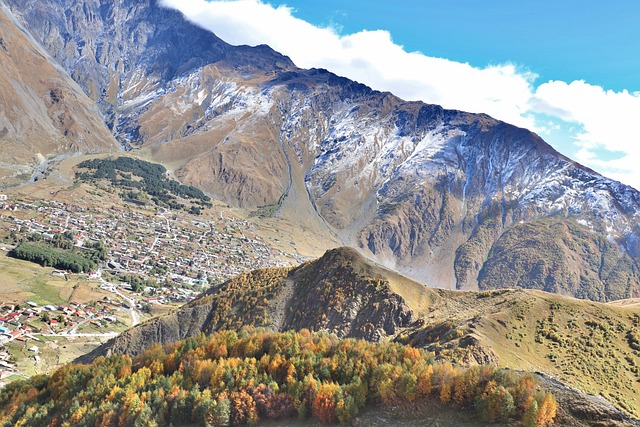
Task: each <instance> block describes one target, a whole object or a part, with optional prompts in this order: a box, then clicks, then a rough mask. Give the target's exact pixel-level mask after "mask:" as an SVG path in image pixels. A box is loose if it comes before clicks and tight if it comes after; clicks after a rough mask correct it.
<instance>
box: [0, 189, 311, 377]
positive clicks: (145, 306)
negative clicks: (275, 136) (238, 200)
mask: <svg viewBox="0 0 640 427" xmlns="http://www.w3.org/2000/svg"><path fill="white" fill-rule="evenodd" d="M0 230H1V233H2V234H0V243H2V242H5V243H4V244H0V249H2V250H4V251H8V250H9V248H10V247H11V246H12V245H11V242H16V241H18V240H20V239H21V238H24V237H25V236H28V235H30V234H38V235H42V236H43V237H45V238H48V239H52V238H53V237H54V236H55V235H56V234H57V233H67V234H68V233H69V232H70V233H72V235H73V239H74V243H75V246H76V247H77V248H84V247H85V245H88V244H89V243H95V242H102V243H103V244H104V247H105V249H106V251H107V255H106V260H107V261H106V262H104V265H101V266H100V267H99V268H97V269H96V271H92V272H90V273H89V274H86V275H82V276H83V277H84V278H83V280H86V281H88V282H91V283H94V284H95V286H96V289H99V290H101V291H104V292H105V293H109V294H110V295H111V296H103V297H102V298H100V299H97V300H96V301H93V302H91V303H88V304H86V303H79V302H75V301H70V302H68V303H67V304H59V305H55V304H45V305H39V304H38V303H36V302H34V301H13V302H11V303H4V304H3V305H2V306H0V381H3V379H5V378H7V377H11V376H20V375H23V373H22V372H21V370H20V368H19V366H18V365H19V364H20V363H19V362H20V360H19V359H25V358H27V359H29V360H31V361H32V362H33V364H34V366H36V367H37V365H38V363H40V359H41V352H42V350H43V345H44V344H51V343H49V342H48V340H50V339H52V338H72V337H74V338H75V337H95V338H96V339H103V340H104V339H107V338H110V337H112V336H115V335H116V334H117V333H119V332H121V331H122V330H124V329H126V328H127V327H129V326H133V325H135V324H137V323H139V322H140V319H141V318H144V317H145V316H146V317H150V316H151V313H152V312H153V307H154V306H167V305H169V306H171V305H178V304H182V303H185V302H188V301H190V300H192V299H194V298H196V297H197V296H199V295H200V294H201V293H202V292H203V291H204V290H206V289H207V288H209V287H211V286H212V285H217V284H220V283H222V282H223V281H224V280H226V279H228V278H230V277H233V276H234V275H237V274H239V273H242V272H245V271H248V270H252V269H256V268H262V267H273V266H285V265H291V264H292V263H299V262H303V261H305V260H306V259H304V258H301V257H297V256H296V255H293V254H287V253H284V252H283V251H281V250H276V249H274V248H272V247H271V246H270V245H269V244H268V243H267V242H265V241H264V240H263V239H261V238H260V236H258V235H256V233H255V232H254V225H253V224H252V223H251V222H249V221H246V220H244V219H239V218H235V217H233V216H231V215H229V214H227V213H226V212H225V213H220V214H219V215H218V217H217V218H216V219H215V220H212V219H210V218H207V219H205V218H203V217H199V216H195V215H190V214H187V213H184V212H173V211H170V210H167V209H160V210H158V211H157V212H149V211H143V210H136V209H122V207H116V206H112V207H95V208H85V207H81V206H76V205H68V204H64V203H61V202H57V201H46V200H37V201H34V200H8V199H7V197H6V196H3V195H0ZM50 274H51V276H56V277H58V278H59V279H60V280H69V279H70V278H71V277H73V276H80V275H73V274H72V273H70V272H68V271H61V270H52V271H51V273H50ZM0 304H2V301H0ZM50 346H51V345H49V347H50ZM1 385H2V383H0V386H1Z"/></svg>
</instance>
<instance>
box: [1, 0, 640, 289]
mask: <svg viewBox="0 0 640 427" xmlns="http://www.w3.org/2000/svg"><path fill="white" fill-rule="evenodd" d="M3 1H5V2H6V3H7V4H8V5H9V6H10V7H11V8H12V10H13V13H14V14H15V15H16V17H17V19H19V20H21V21H22V22H24V23H25V26H26V27H27V28H28V29H29V31H31V33H32V34H34V36H35V37H36V39H38V40H39V41H40V43H42V45H43V46H44V47H45V48H46V49H47V50H48V51H49V52H50V54H51V55H52V56H53V57H54V58H56V59H57V60H58V61H59V63H60V64H62V65H63V66H64V67H65V69H66V70H67V72H68V73H69V74H71V75H72V76H74V78H75V79H76V80H77V81H78V82H79V84H80V85H81V86H82V87H83V88H84V89H85V91H86V92H87V93H88V94H90V96H91V97H92V99H94V100H95V101H96V103H97V105H98V107H99V108H100V110H101V111H102V112H103V113H104V115H105V117H107V124H108V125H109V126H110V128H111V129H112V131H113V134H114V135H115V136H116V137H117V139H118V140H119V142H120V143H121V144H122V146H124V147H130V146H138V147H142V148H143V152H145V153H147V154H148V155H149V156H150V157H151V158H153V159H155V160H156V161H159V162H162V163H164V164H165V165H167V166H168V167H169V169H172V170H173V171H174V172H175V174H176V175H177V176H178V177H179V178H180V179H181V180H183V181H185V182H186V183H188V184H192V185H196V186H199V187H200V188H203V189H204V190H206V191H207V192H209V193H210V194H211V195H213V196H215V197H218V198H220V199H222V200H224V201H226V202H227V203H229V204H232V205H237V206H241V207H247V208H254V207H256V206H265V205H269V206H272V207H273V209H274V210H276V211H277V212H278V214H279V215H283V216H287V217H288V218H290V219H292V220H294V221H312V222H314V224H316V225H317V228H318V229H320V228H322V229H325V230H327V232H328V233H333V234H335V235H337V236H339V238H340V239H341V240H342V241H343V242H344V243H345V244H348V245H351V246H354V247H357V248H359V249H360V250H361V251H362V252H363V253H364V254H366V255H368V256H370V257H373V258H375V259H376V260H378V261H379V262H381V263H382V264H384V265H385V266H387V267H389V268H392V269H395V270H398V271H400V272H402V273H404V274H406V275H408V276H410V277H412V278H414V279H417V280H419V281H421V282H423V283H427V284H430V285H435V286H440V287H446V288H456V287H457V288H459V289H477V288H478V287H482V288H485V287H501V286H523V287H529V286H533V287H536V288H540V289H548V290H555V291H557V292H560V293H567V294H571V295H577V296H581V297H589V298H594V299H598V300H607V299H613V298H619V297H622V296H624V297H628V296H635V295H638V293H639V292H640V268H639V265H638V261H639V259H640V246H639V245H640V242H639V240H638V236H639V234H640V226H639V225H638V224H639V222H640V214H639V213H638V209H639V206H640V195H639V193H638V192H637V191H635V190H634V189H632V188H630V187H627V186H624V185H621V184H620V183H617V182H615V181H611V180H608V179H606V178H604V177H602V176H600V175H598V174H597V173H595V172H593V171H591V170H589V169H587V168H584V167H582V166H580V165H578V164H576V163H574V162H572V161H571V160H570V159H567V158H566V157H564V156H562V155H560V154H559V153H557V152H556V151H555V150H553V149H552V148H551V147H550V146H549V145H547V144H546V143H545V142H544V141H542V140H541V139H540V138H539V137H538V136H537V135H535V134H533V133H531V132H529V131H527V130H525V129H520V128H517V127H514V126H511V125H508V124H506V123H503V122H500V121H497V120H494V119H492V118H491V117H488V116H486V115H477V114H468V113H464V112H460V111H450V110H444V109H442V108H441V107H438V106H434V105H426V104H423V103H419V102H404V101H403V100H401V99H399V98H397V97H395V96H393V95H392V94H389V93H380V92H377V91H373V90H371V89H370V88H368V87H366V86H364V85H361V84H358V83H356V82H353V81H350V80H348V79H344V78H340V77H337V76H335V75H333V74H331V73H329V72H327V71H325V70H316V69H312V70H301V69H298V68H296V67H295V66H294V65H293V64H292V63H291V61H289V59H288V58H286V57H284V56H282V55H279V54H277V53H276V52H273V51H272V50H271V49H269V48H268V47H266V46H259V47H256V48H250V47H246V46H244V47H243V46H230V45H228V44H226V43H224V42H223V41H221V40H220V39H218V38H217V37H216V36H215V35H213V34H211V33H208V32H206V31H204V30H202V29H199V28H197V27H195V26H193V25H191V24H190V23H188V22H187V21H186V20H185V19H184V18H183V17H182V16H181V15H180V14H179V13H177V12H175V11H171V10H168V9H164V8H162V7H159V6H158V4H157V2H156V1H155V0H144V1H140V2H134V1H131V0H116V1H106V0H92V1H89V2H83V3H82V4H81V5H78V4H77V2H74V1H72V0H54V1H51V2H40V1H37V0H24V1H23V0H21V1H18V0H3ZM552 223H554V224H557V227H559V228H558V229H559V230H561V232H559V233H556V231H557V230H556V228H554V227H555V226H552V225H551V224H552ZM536 236H537V237H536ZM522 238H526V239H533V240H531V241H532V242H535V244H530V245H528V247H527V248H524V249H523V248H520V247H517V244H516V243H514V242H515V241H517V240H518V239H522ZM543 241H544V243H543ZM549 248H551V249H552V250H551V252H550V251H549ZM549 253H553V254H554V257H553V259H550V258H549ZM598 259H600V262H597V263H595V264H593V262H592V261H593V260H598ZM595 265H597V266H598V267H597V268H596V267H595ZM514 269H515V272H514V274H512V275H505V274H502V273H500V272H503V271H505V270H514ZM618 269H624V270H625V273H624V274H622V275H620V274H616V273H614V271H616V270H618ZM558 272H561V273H562V274H561V275H562V278H563V280H562V281H563V283H559V282H558V280H559V279H557V278H556V279H554V275H556V274H557V273H558ZM607 272H610V273H607ZM587 273H588V274H587ZM554 280H555V281H554ZM556 282H558V283H556ZM532 284H533V285H532Z"/></svg>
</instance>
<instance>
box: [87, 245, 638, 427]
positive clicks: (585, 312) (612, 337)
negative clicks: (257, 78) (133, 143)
mask: <svg viewBox="0 0 640 427" xmlns="http://www.w3.org/2000/svg"><path fill="white" fill-rule="evenodd" d="M639 319H640V313H639V312H638V310H637V306H636V305H635V304H633V303H631V304H623V303H618V304H603V303H594V302H588V301H583V300H578V299H574V298H569V297H562V296H558V295H554V294H550V293H546V292H542V291H527V290H513V289H504V290H493V291H481V292H472V291H449V290H443V289H433V288H428V287H425V286H423V285H421V284H418V283H416V282H413V281H412V280H410V279H407V278H404V277H402V276H400V275H398V274H396V273H393V272H391V271H389V270H386V269H385V268H382V267H380V266H377V265H375V264H373V263H372V262H370V261H368V260H366V259H365V258H363V257H362V256H361V255H359V254H358V253H357V252H356V251H355V250H353V249H348V248H339V249H334V250H331V251H328V252H327V253H326V254H325V255H324V256H323V257H322V258H320V259H318V260H315V261H311V262H308V263H305V264H302V265H301V266H299V267H297V268H277V269H263V270H256V271H253V272H250V273H247V274H243V275H240V276H237V277H235V278H233V279H231V280H229V281H227V282H225V283H223V284H222V285H220V286H219V287H217V288H214V289H211V290H210V291H209V292H208V293H207V294H206V295H204V296H202V297H201V298H199V299H197V300H194V301H192V302H191V303H189V304H187V305H185V306H183V307H181V308H180V309H178V310H176V311H174V312H173V313H171V314H169V315H167V316H165V317H161V318H157V319H153V320H150V321H148V322H146V323H144V324H141V325H139V326H137V327H135V328H132V329H130V330H129V331H127V332H125V333H123V334H121V335H120V336H118V337H117V338H115V339H113V340H111V341H109V342H108V343H107V344H105V345H104V346H102V347H98V348H97V349H96V350H94V351H93V352H92V353H90V354H88V355H87V356H83V357H81V358H80V359H78V361H79V362H84V363H88V362H91V361H92V360H95V358H97V357H99V356H105V355H112V354H128V355H131V356H132V357H135V356H136V355H139V354H141V353H143V352H144V351H145V350H146V349H148V348H149V347H151V346H153V345H155V344H158V343H159V344H163V345H164V344H170V343H173V342H177V341H179V340H182V339H185V338H188V337H195V336H197V335H198V334H199V333H201V332H204V333H214V332H216V331H221V330H229V329H230V330H237V329H238V328H241V327H243V326H250V327H259V328H265V329H267V330H273V331H288V330H301V329H302V328H305V329H308V330H311V331H322V332H330V333H334V334H336V336H338V337H340V338H358V339H366V340H369V341H372V342H388V341H395V342H398V343H403V344H409V345H412V346H415V347H417V348H422V349H424V350H426V351H427V352H428V353H429V354H431V355H432V356H433V357H434V359H435V360H438V361H443V362H445V361H446V362H454V363H456V364H459V365H463V366H475V365H495V366H499V367H504V368H511V369H516V370H522V371H529V372H538V373H540V374H541V375H543V378H545V384H548V385H549V387H551V388H552V389H558V388H560V390H562V391H564V392H565V394H563V395H561V397H559V401H560V403H561V405H560V406H561V407H562V406H563V405H562V402H563V401H566V402H572V403H571V404H569V403H567V405H566V406H565V409H564V410H565V411H566V413H567V416H570V417H574V418H578V419H582V420H589V419H593V420H601V421H603V422H604V420H608V421H611V422H614V421H615V422H620V423H622V424H619V425H625V424H624V423H625V422H631V421H629V419H630V418H629V415H633V416H636V417H637V416H639V415H640V410H639V409H640V399H639V398H638V393H637V390H638V365H640V351H638V344H637V340H636V338H637V331H638V326H639V323H638V322H639ZM555 381H557V382H558V383H556V382H555ZM558 384H563V385H564V386H562V387H560V386H559V385H558ZM563 387H564V388H563ZM566 387H569V388H568V389H567V388H566ZM588 395H592V396H601V399H602V400H598V399H596V398H591V397H588ZM607 402H608V403H607ZM611 405H614V406H611ZM616 408H617V409H616ZM574 409H575V413H574V412H572V410H574ZM621 411H622V412H621ZM625 413H626V414H628V415H625ZM608 421H607V422H608ZM612 425H615V424H612Z"/></svg>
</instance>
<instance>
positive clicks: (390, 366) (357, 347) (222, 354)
mask: <svg viewBox="0 0 640 427" xmlns="http://www.w3.org/2000/svg"><path fill="white" fill-rule="evenodd" d="M427 400H431V401H433V400H437V401H439V402H441V404H444V405H451V406H455V407H458V408H475V410H476V411H478V413H479V414H480V416H481V417H483V418H484V419H485V420H487V421H489V422H511V421H512V420H514V418H516V417H517V418H520V419H522V421H523V422H524V424H525V425H526V426H545V425H549V424H550V423H551V422H552V420H553V418H554V417H555V411H556V403H555V400H554V399H553V396H552V395H550V394H547V393H541V392H539V391H538V387H537V384H536V380H535V378H534V377H533V376H531V375H524V376H520V375H516V374H514V373H512V372H507V371H504V370H497V369H495V368H492V367H489V366H482V367H473V368H470V369H461V368H456V367H453V366H452V365H450V364H435V363H433V361H432V360H430V359H429V357H428V356H427V354H425V353H424V352H423V351H421V350H418V349H415V348H412V347H408V346H403V345H400V344H393V343H386V344H372V343H368V342H365V341H362V340H354V339H347V340H338V339H337V338H336V337H335V336H334V335H328V334H324V333H310V332H308V331H306V330H303V331H301V332H297V333H296V332H288V333H265V332H262V331H253V332H249V331H246V330H243V331H241V332H240V333H235V332H218V333H215V334H213V335H212V336H204V335H200V336H198V337H197V338H190V339H187V340H185V341H182V342H180V343H177V344H174V345H169V346H166V347H164V348H163V347H161V346H159V345H156V346H153V347H151V348H150V349H149V350H147V351H146V352H145V353H144V354H142V355H141V356H139V357H137V358H136V359H135V360H133V361H132V360H131V358H129V357H128V356H122V355H114V356H110V357H108V358H98V359H97V360H96V361H95V362H94V363H93V364H91V365H68V366H65V367H63V368H61V369H60V370H58V371H56V372H55V373H54V374H53V375H51V376H50V377H49V376H45V375H40V376H36V377H32V378H31V379H29V380H25V381H16V382H14V383H11V384H10V385H8V386H7V387H6V388H5V390H4V391H2V392H1V393H0V424H2V425H7V426H8V425H11V426H25V425H28V426H66V425H73V426H167V425H174V426H177V425H190V424H195V425H206V426H232V425H243V424H252V423H255V422H257V421H258V420H260V419H278V418H285V417H291V416H296V415H297V416H299V417H302V418H304V417H307V416H313V417H315V418H317V419H318V420H320V421H321V422H322V423H325V424H334V423H338V422H339V423H348V422H350V421H351V420H352V419H353V418H354V417H355V416H356V415H357V414H358V413H359V411H360V410H361V409H362V408H363V407H364V406H365V405H366V404H382V405H392V406H394V407H401V408H402V407H406V406H407V405H420V404H421V402H424V401H427Z"/></svg>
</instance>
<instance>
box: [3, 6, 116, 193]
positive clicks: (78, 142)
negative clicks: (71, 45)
mask: <svg viewBox="0 0 640 427" xmlns="http://www.w3.org/2000/svg"><path fill="white" fill-rule="evenodd" d="M11 18H12V16H11V15H10V14H8V11H7V10H6V9H5V8H4V7H3V6H2V4H0V185H1V184H13V183H16V182H18V181H17V180H16V179H15V178H16V175H30V174H31V173H32V171H33V168H34V167H36V166H38V165H39V164H40V163H41V162H43V161H45V160H47V159H50V158H55V157H58V156H63V155H70V154H75V153H89V152H97V151H108V150H110V149H117V144H116V141H115V139H114V138H113V136H112V135H111V134H110V132H109V131H108V129H107V128H106V127H105V125H104V123H103V122H102V118H101V117H100V114H99V112H98V111H97V109H95V108H94V107H93V105H92V102H91V101H90V100H89V99H88V98H87V97H86V96H85V94H84V93H83V91H82V90H81V89H80V88H79V87H78V85H77V84H76V83H75V82H74V81H73V80H71V78H69V76H68V75H67V74H66V73H65V71H64V70H63V69H61V68H59V67H56V66H55V65H54V64H52V63H51V61H50V58H49V57H48V55H47V54H46V52H44V51H43V50H41V49H40V48H39V47H38V46H37V45H36V44H34V42H33V40H32V39H31V38H30V37H29V36H28V35H27V34H25V33H23V32H22V31H21V29H20V28H19V27H18V26H17V24H16V23H15V22H14V21H13V20H12V19H11ZM22 179H24V177H23V178H22Z"/></svg>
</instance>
